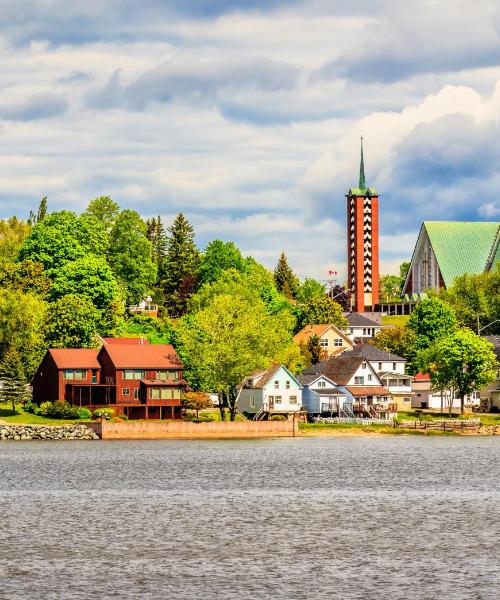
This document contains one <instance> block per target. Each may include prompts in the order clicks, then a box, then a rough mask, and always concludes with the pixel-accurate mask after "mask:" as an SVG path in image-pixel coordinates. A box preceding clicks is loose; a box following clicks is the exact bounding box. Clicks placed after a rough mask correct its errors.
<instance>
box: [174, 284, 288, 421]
mask: <svg viewBox="0 0 500 600" xmlns="http://www.w3.org/2000/svg"><path fill="white" fill-rule="evenodd" d="M176 343H177V347H178V350H179V353H180V355H181V357H182V359H183V361H184V364H185V366H186V368H187V377H188V380H189V381H190V383H191V385H192V386H194V387H197V388H198V389H200V390H202V391H206V392H217V393H218V394H219V397H220V398H221V402H220V409H221V418H222V419H224V405H227V406H228V407H229V412H230V418H231V420H234V418H235V415H236V410H237V403H238V385H239V384H240V382H241V381H242V380H243V379H244V378H245V377H246V376H248V375H249V374H250V373H252V372H253V371H255V370H257V369H261V368H267V367H269V366H270V364H271V362H272V360H273V358H274V357H276V356H277V355H278V354H279V353H281V352H283V350H284V349H285V348H286V347H288V346H289V345H290V344H291V335H290V332H289V330H288V328H287V327H286V325H284V324H283V322H282V320H281V319H279V318H277V317H276V316H274V315H270V314H269V313H268V311H267V309H266V306H265V305H264V303H263V302H262V301H261V300H258V299H252V300H248V299H246V298H242V297H240V296H232V295H229V294H221V295H218V296H215V297H214V298H213V300H212V302H211V303H210V304H208V305H207V306H205V307H204V308H203V309H201V310H200V311H198V312H196V313H194V314H190V315H186V316H185V317H183V319H182V320H181V322H180V324H179V327H178V329H177V331H176Z"/></svg>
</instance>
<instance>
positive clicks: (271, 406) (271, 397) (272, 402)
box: [268, 396, 274, 410]
mask: <svg viewBox="0 0 500 600" xmlns="http://www.w3.org/2000/svg"><path fill="white" fill-rule="evenodd" d="M268 400H269V410H273V409H274V396H269V398H268Z"/></svg>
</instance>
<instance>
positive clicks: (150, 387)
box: [33, 344, 187, 419]
mask: <svg viewBox="0 0 500 600" xmlns="http://www.w3.org/2000/svg"><path fill="white" fill-rule="evenodd" d="M186 389H187V383H186V381H185V380H184V378H183V365H182V363H181V361H180V359H179V357H178V355H177V353H176V352H175V350H174V348H173V347H172V346H171V345H163V344H146V345H142V344H105V345H103V346H102V348H101V349H100V350H98V349H89V350H87V349H80V348H74V349H63V348H51V349H49V350H48V351H47V353H46V354H45V357H44V358H43V360H42V362H41V364H40V366H39V367H38V370H37V372H36V373H35V376H34V378H33V400H34V401H35V402H37V403H38V404H40V403H41V402H44V401H46V400H49V401H66V402H69V403H70V404H72V405H74V406H86V407H88V408H90V409H91V410H94V409H96V408H101V407H104V406H106V407H111V408H114V409H115V410H116V412H117V413H118V414H124V415H125V416H127V417H128V418H130V419H178V418H180V417H181V395H182V393H183V392H184V391H185V390H186Z"/></svg>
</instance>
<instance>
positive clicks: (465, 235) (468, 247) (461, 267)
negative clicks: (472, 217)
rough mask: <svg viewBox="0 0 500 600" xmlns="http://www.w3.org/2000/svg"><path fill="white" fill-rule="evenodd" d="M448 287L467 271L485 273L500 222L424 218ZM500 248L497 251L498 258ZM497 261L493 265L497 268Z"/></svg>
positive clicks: (424, 226)
mask: <svg viewBox="0 0 500 600" xmlns="http://www.w3.org/2000/svg"><path fill="white" fill-rule="evenodd" d="M422 227H423V228H425V231H426V232H427V235H428V236H429V240H430V242H431V245H432V249H433V251H434V254H435V255H436V260H437V262H438V265H439V270H440V271H441V275H442V276H443V280H444V283H445V285H446V287H450V286H451V285H452V284H453V281H454V280H455V278H456V277H459V276H460V275H463V274H464V273H469V274H471V275H472V274H478V273H484V271H485V270H486V269H487V263H488V260H489V259H490V258H491V254H492V251H493V246H494V244H496V243H497V242H496V240H497V239H498V232H499V230H500V222H468V221H424V223H423V225H422ZM499 254H500V253H499V251H498V250H496V251H495V255H496V258H494V260H498V257H499ZM494 266H495V265H494V263H493V264H492V267H491V268H494Z"/></svg>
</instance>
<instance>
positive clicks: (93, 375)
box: [92, 369, 97, 383]
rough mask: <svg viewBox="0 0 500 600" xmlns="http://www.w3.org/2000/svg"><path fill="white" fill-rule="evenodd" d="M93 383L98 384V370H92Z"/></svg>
mask: <svg viewBox="0 0 500 600" xmlns="http://www.w3.org/2000/svg"><path fill="white" fill-rule="evenodd" d="M92 383H97V370H96V369H92Z"/></svg>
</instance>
